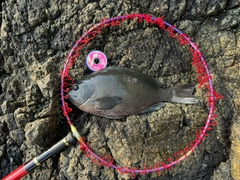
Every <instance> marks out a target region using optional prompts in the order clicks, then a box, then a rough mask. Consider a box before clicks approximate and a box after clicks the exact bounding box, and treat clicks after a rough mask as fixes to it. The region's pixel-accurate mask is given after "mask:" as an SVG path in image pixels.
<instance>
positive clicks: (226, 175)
mask: <svg viewBox="0 0 240 180" xmlns="http://www.w3.org/2000/svg"><path fill="white" fill-rule="evenodd" d="M211 180H233V178H231V174H230V165H229V163H225V162H222V163H221V164H220V165H219V166H218V168H217V169H216V170H215V171H214V174H213V176H212V177H211Z"/></svg>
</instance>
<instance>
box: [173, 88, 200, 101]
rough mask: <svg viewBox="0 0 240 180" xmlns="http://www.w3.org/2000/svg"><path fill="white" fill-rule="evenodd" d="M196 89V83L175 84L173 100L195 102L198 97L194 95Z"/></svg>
mask: <svg viewBox="0 0 240 180" xmlns="http://www.w3.org/2000/svg"><path fill="white" fill-rule="evenodd" d="M194 89H195V85H194V84H185V85H181V86H175V87H173V88H172V90H173V96H172V99H171V101H172V102H177V103H184V104H195V103H197V102H198V99H197V98H195V97H194V96H193V91H194Z"/></svg>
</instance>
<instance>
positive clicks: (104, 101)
mask: <svg viewBox="0 0 240 180" xmlns="http://www.w3.org/2000/svg"><path fill="white" fill-rule="evenodd" d="M121 100H122V98H121V97H118V96H113V97H101V98H97V99H95V100H94V107H95V108H96V109H99V110H109V109H112V108H114V107H115V106H116V105H117V104H118V103H119V102H120V101H121Z"/></svg>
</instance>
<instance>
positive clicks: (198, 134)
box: [61, 14, 223, 178]
mask: <svg viewBox="0 0 240 180" xmlns="http://www.w3.org/2000/svg"><path fill="white" fill-rule="evenodd" d="M131 21H137V22H138V23H142V22H144V23H147V24H149V25H153V26H156V27H158V28H160V29H161V30H164V31H165V32H167V34H169V36H170V37H171V38H173V39H177V40H178V42H179V43H180V45H183V46H185V47H189V49H190V53H191V56H192V58H191V65H192V66H193V67H195V70H196V79H197V81H198V84H199V88H201V89H202V90H203V91H204V92H205V96H206V98H207V104H208V111H209V112H208V113H206V117H205V118H206V119H207V120H204V119H203V118H204V116H203V117H202V116H199V117H200V118H202V119H203V122H202V124H201V123H200V125H197V124H195V125H194V126H196V127H197V128H195V130H194V128H193V129H192V130H191V131H195V137H194V138H193V139H192V140H191V138H192V137H191V136H190V137H189V138H186V139H185V140H186V141H188V142H190V143H185V144H188V145H187V146H185V147H179V146H176V147H173V148H171V147H169V146H168V145H166V143H165V142H159V140H158V138H159V137H158V136H159V133H160V132H161V137H163V136H164V135H166V138H168V140H169V141H171V138H175V136H171V135H169V134H167V132H169V131H172V133H176V132H177V130H176V131H175V132H174V127H175V126H176V129H177V127H178V126H179V125H176V124H174V123H175V122H178V121H176V117H178V116H183V114H182V113H181V112H175V114H176V117H175V116H173V117H169V118H170V119H173V120H172V121H171V120H170V121H169V120H167V119H166V120H165V121H164V120H163V123H162V126H165V128H162V129H160V130H158V129H157V128H155V129H154V130H153V131H151V132H150V134H149V138H145V139H144V137H145V135H144V134H138V135H137V136H136V135H135V136H134V134H131V133H129V132H131V131H130V129H131V128H133V127H124V129H127V128H128V129H127V130H128V131H129V132H128V134H130V135H128V136H129V137H128V140H127V141H126V143H127V144H128V147H131V148H134V147H136V146H137V145H136V144H135V143H139V142H140V143H141V142H142V143H143V144H144V146H145V148H144V149H139V150H138V151H139V152H141V153H142V152H143V151H148V152H150V151H151V153H155V152H154V151H155V150H154V149H156V154H159V151H169V152H166V153H165V154H166V155H169V157H162V156H161V155H160V157H159V159H158V160H156V159H157V158H155V159H151V158H148V156H147V153H146V154H145V155H144V154H143V155H141V156H140V158H141V163H137V162H136V163H135V164H134V165H135V166H134V167H133V166H132V163H127V164H126V165H125V164H123V163H121V159H118V158H117V156H116V155H115V156H114V157H115V159H114V158H113V155H114V152H112V155H111V156H110V155H109V154H106V155H102V156H100V155H98V154H101V153H100V152H97V151H96V152H95V151H93V150H92V149H91V147H90V143H89V142H87V140H86V138H84V137H81V136H80V137H79V138H78V141H79V145H80V149H81V150H82V151H83V152H84V153H85V155H86V156H87V157H88V158H90V159H91V161H92V162H93V163H95V164H97V165H99V166H105V167H107V168H109V167H111V168H115V169H116V170H117V171H118V172H120V173H124V174H125V173H126V174H130V175H131V177H132V178H135V177H136V175H137V174H140V175H141V174H148V173H151V172H157V174H158V175H161V171H162V170H164V169H170V168H172V167H173V166H174V165H176V164H178V163H179V162H180V161H183V160H185V159H186V158H187V157H188V156H189V155H190V154H191V153H192V152H194V150H195V149H196V147H197V146H198V145H199V144H200V143H201V142H202V141H203V140H204V138H205V137H207V136H208V135H209V131H211V130H212V128H213V127H214V126H216V125H217V121H216V118H217V115H216V101H217V100H219V99H222V98H223V96H221V95H220V94H218V93H217V92H216V91H215V90H214V88H213V83H212V77H211V75H210V71H209V69H208V67H207V63H206V61H205V59H204V58H203V55H202V53H201V52H200V50H199V48H198V45H197V44H196V43H194V42H193V41H191V39H190V38H189V37H188V36H187V35H186V34H184V33H182V32H181V31H180V30H178V29H177V28H176V27H174V26H172V25H171V24H169V23H167V22H165V21H164V20H163V17H158V18H155V17H152V16H151V15H148V14H128V15H124V16H118V17H115V18H111V19H102V20H101V21H100V22H99V23H98V24H96V25H94V26H93V27H91V28H90V29H89V30H88V31H87V32H86V33H85V34H83V35H82V36H81V38H80V39H79V40H78V41H77V42H76V44H75V45H74V47H73V48H72V50H71V51H70V53H69V55H68V56H67V60H66V62H65V64H64V69H63V70H62V72H61V100H62V109H63V114H64V116H65V117H66V119H67V121H68V124H70V125H71V126H73V122H72V120H71V118H70V116H69V113H70V114H71V112H72V108H70V106H69V105H68V103H67V101H66V100H67V99H68V95H66V93H67V92H68V91H69V90H70V89H69V88H70V87H71V86H72V85H73V84H74V80H73V77H74V79H75V78H79V77H78V76H79V74H81V73H79V72H78V73H74V70H73V69H74V68H73V67H74V66H75V67H76V68H77V69H79V67H81V68H82V69H84V68H83V67H84V62H82V61H81V62H79V61H77V59H78V57H80V56H81V55H84V51H83V48H84V47H85V48H86V47H87V46H91V45H90V43H91V42H92V41H93V40H94V39H96V38H97V36H98V35H100V34H101V33H102V32H103V31H104V29H107V28H116V29H117V28H118V27H119V26H120V25H122V24H123V23H125V22H131ZM116 29H115V30H116ZM112 30H114V29H111V31H112ZM80 52H83V54H80ZM110 63H111V62H110ZM120 63H121V62H120ZM125 63H126V62H125ZM70 74H71V75H70ZM172 108H173V109H174V108H175V107H174V106H173V107H172ZM193 108H196V107H193ZM170 109H171V107H170ZM174 110H175V109H174ZM162 111H163V110H162ZM186 111H187V114H188V115H189V116H191V108H190V109H188V110H186ZM164 113H167V112H164ZM154 115H156V119H158V116H157V114H154V113H153V116H154ZM129 121H132V124H133V126H135V125H134V124H137V123H138V122H135V121H134V120H133V119H132V120H131V117H130V118H129ZM204 121H205V123H204ZM115 123H118V124H119V123H120V124H124V123H123V122H115ZM150 123H151V124H150V125H148V126H150V127H151V128H153V127H155V126H154V120H152V121H150ZM169 124H172V125H171V128H170V129H169V128H168V127H169ZM203 124H205V125H203ZM114 125H116V124H114V123H113V122H112V123H111V124H110V125H109V126H110V127H109V128H111V127H112V126H114ZM99 126H101V125H99ZM201 126H202V127H201ZM199 127H200V128H199ZM134 128H136V127H134ZM139 128H141V126H139ZM163 129H165V131H163ZM172 129H173V130H172ZM139 131H140V132H141V129H139ZM112 133H115V134H121V132H120V131H117V130H116V129H115V130H113V131H112ZM88 139H91V137H88ZM98 141H100V140H98ZM182 141H184V139H182ZM123 142H124V141H123ZM152 142H155V143H154V145H152ZM156 142H158V143H156ZM182 144H184V143H182ZM112 145H114V143H113V144H112ZM138 147H139V146H138ZM119 148H122V150H123V151H124V153H125V154H129V156H127V155H126V156H125V157H126V159H124V160H122V162H125V163H126V162H128V160H129V158H130V157H131V158H133V156H134V154H133V153H136V154H137V153H138V151H137V150H136V149H134V150H131V149H130V148H128V149H127V148H126V147H124V146H123V147H119ZM177 148H180V150H176V149H177ZM119 150H121V149H119ZM172 152H175V153H172ZM103 154H104V153H103ZM136 156H137V155H136ZM171 156H172V157H171ZM160 159H161V160H160ZM129 161H131V159H130V160H129ZM116 162H117V163H116ZM131 162H132V161H131Z"/></svg>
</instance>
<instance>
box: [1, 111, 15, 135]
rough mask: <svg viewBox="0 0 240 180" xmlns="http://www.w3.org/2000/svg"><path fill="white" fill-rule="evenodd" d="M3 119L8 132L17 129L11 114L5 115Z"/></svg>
mask: <svg viewBox="0 0 240 180" xmlns="http://www.w3.org/2000/svg"><path fill="white" fill-rule="evenodd" d="M3 118H4V121H5V122H6V123H7V127H8V129H9V130H10V131H11V130H14V129H17V124H16V121H15V118H14V114H13V113H11V114H6V115H5V116H4V117H3Z"/></svg>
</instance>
